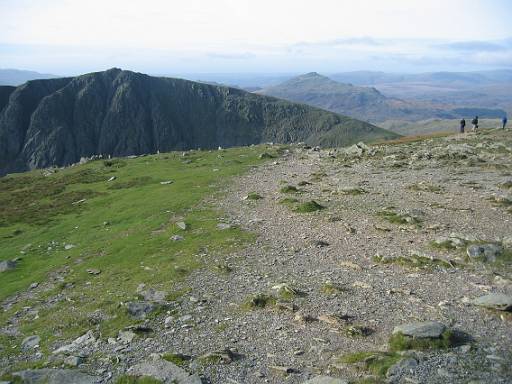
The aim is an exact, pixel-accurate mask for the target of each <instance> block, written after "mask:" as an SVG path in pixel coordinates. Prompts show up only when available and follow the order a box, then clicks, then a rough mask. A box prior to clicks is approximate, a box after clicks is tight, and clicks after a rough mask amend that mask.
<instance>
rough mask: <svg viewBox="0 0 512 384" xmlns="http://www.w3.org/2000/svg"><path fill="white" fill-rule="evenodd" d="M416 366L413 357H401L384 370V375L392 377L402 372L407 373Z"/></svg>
mask: <svg viewBox="0 0 512 384" xmlns="http://www.w3.org/2000/svg"><path fill="white" fill-rule="evenodd" d="M417 366H418V362H417V361H416V360H414V359H413V358H406V359H402V360H400V361H399V362H398V363H396V364H394V365H392V366H391V367H389V369H388V371H387V372H386V376H387V377H392V376H396V375H399V374H402V373H406V374H408V373H411V371H412V370H414V368H416V367H417Z"/></svg>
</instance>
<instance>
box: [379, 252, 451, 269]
mask: <svg viewBox="0 0 512 384" xmlns="http://www.w3.org/2000/svg"><path fill="white" fill-rule="evenodd" d="M372 259H373V261H375V262H377V263H381V264H397V265H401V266H403V267H409V268H418V269H432V268H436V267H439V268H453V267H454V265H452V264H451V263H449V262H448V261H446V260H442V259H437V258H432V259H431V258H430V257H426V256H420V255H411V256H399V257H390V258H384V257H382V256H379V255H376V256H374V257H373V258H372Z"/></svg>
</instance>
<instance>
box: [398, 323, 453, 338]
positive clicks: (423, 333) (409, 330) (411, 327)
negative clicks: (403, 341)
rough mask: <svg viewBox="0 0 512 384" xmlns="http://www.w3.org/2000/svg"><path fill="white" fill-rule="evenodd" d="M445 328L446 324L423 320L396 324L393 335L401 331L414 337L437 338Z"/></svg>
mask: <svg viewBox="0 0 512 384" xmlns="http://www.w3.org/2000/svg"><path fill="white" fill-rule="evenodd" d="M445 330H446V326H445V325H444V324H442V323H439V322H437V321H424V322H418V323H409V324H403V325H399V326H396V327H395V328H394V329H393V335H395V334H397V333H401V334H403V335H404V336H409V337H414V338H416V339H438V338H440V337H441V335H442V334H443V332H444V331H445Z"/></svg>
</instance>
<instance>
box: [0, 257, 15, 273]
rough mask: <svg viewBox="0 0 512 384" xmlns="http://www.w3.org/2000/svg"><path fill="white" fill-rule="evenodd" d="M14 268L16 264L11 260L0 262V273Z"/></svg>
mask: <svg viewBox="0 0 512 384" xmlns="http://www.w3.org/2000/svg"><path fill="white" fill-rule="evenodd" d="M14 268H16V262H15V261H12V260H3V261H0V272H6V271H12V270H13V269H14Z"/></svg>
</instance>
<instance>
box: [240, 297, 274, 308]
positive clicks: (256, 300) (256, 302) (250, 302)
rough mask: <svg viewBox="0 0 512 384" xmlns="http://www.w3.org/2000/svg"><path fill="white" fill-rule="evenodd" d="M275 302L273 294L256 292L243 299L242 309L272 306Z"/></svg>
mask: <svg viewBox="0 0 512 384" xmlns="http://www.w3.org/2000/svg"><path fill="white" fill-rule="evenodd" d="M276 302H277V300H276V298H275V297H274V296H272V295H266V294H263V293H258V294H256V295H253V296H249V297H248V298H247V299H245V301H244V302H243V303H242V309H245V310H253V309H263V308H268V307H273V306H274V305H275V304H276Z"/></svg>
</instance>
